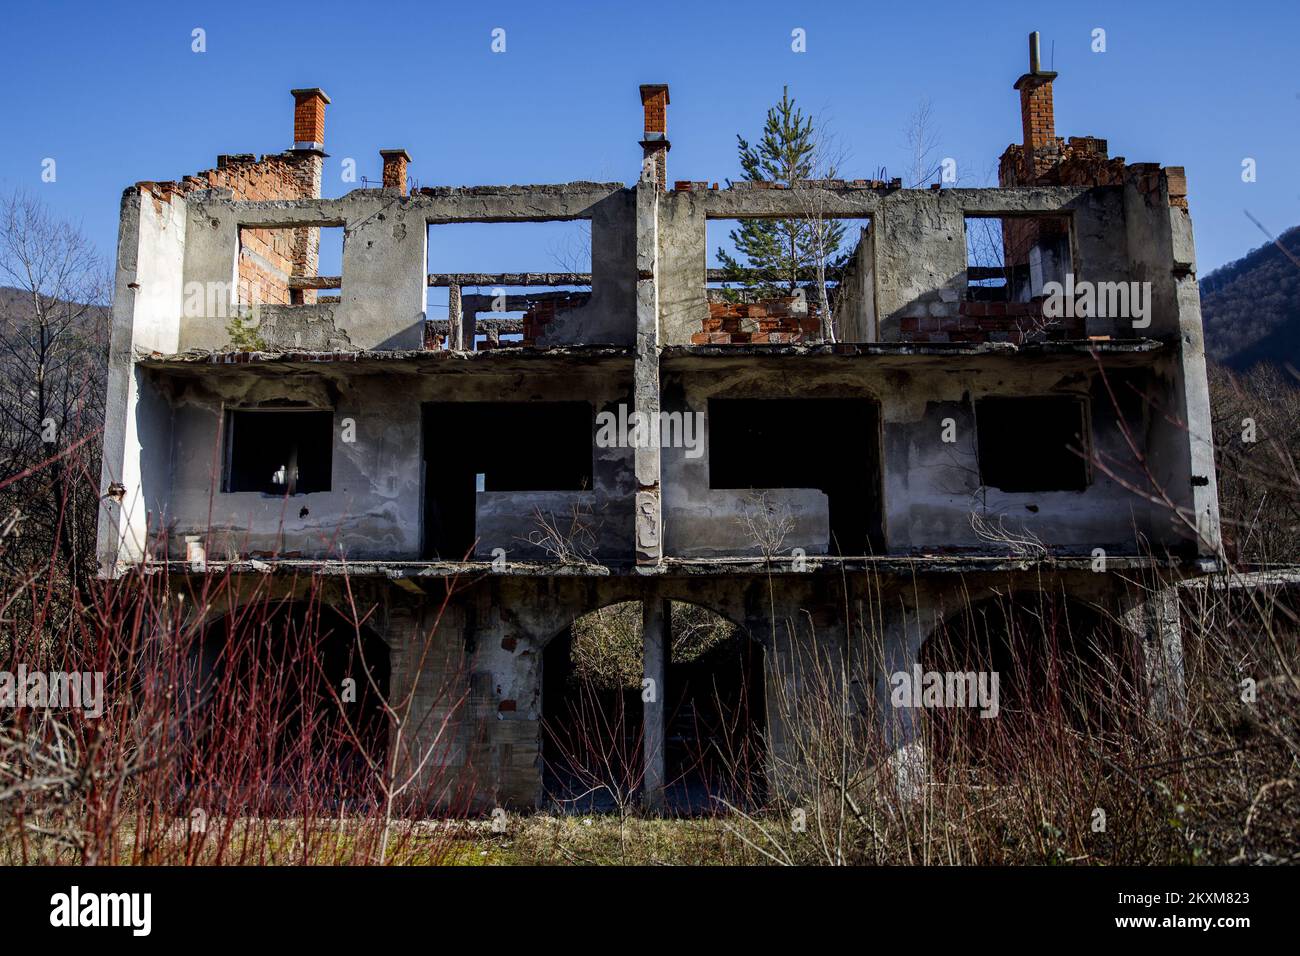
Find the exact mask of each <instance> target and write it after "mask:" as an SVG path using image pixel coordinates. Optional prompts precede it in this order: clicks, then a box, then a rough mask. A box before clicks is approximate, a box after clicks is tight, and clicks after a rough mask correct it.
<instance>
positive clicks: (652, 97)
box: [641, 86, 668, 135]
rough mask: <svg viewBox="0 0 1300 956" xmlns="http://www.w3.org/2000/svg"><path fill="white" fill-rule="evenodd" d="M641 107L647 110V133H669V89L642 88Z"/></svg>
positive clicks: (660, 87)
mask: <svg viewBox="0 0 1300 956" xmlns="http://www.w3.org/2000/svg"><path fill="white" fill-rule="evenodd" d="M641 105H642V106H643V107H644V108H645V131H646V132H647V133H663V134H664V135H667V133H668V87H666V86H643V87H641Z"/></svg>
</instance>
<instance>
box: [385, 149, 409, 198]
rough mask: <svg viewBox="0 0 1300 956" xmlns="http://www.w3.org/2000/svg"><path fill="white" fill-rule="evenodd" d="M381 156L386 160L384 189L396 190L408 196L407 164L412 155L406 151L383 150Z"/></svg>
mask: <svg viewBox="0 0 1300 956" xmlns="http://www.w3.org/2000/svg"><path fill="white" fill-rule="evenodd" d="M379 155H380V156H382V157H383V158H384V188H385V189H396V190H398V191H399V192H401V194H402V195H403V196H405V195H406V164H407V163H409V162H410V161H411V155H410V154H409V153H408V152H407V151H406V150H404V149H381V150H380V151H379Z"/></svg>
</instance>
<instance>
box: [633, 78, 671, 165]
mask: <svg viewBox="0 0 1300 956" xmlns="http://www.w3.org/2000/svg"><path fill="white" fill-rule="evenodd" d="M641 106H642V107H643V108H644V109H645V135H644V138H643V139H642V140H641V149H642V151H643V156H642V161H641V178H642V179H643V180H646V181H648V182H654V183H655V184H657V185H658V186H659V188H660V189H667V188H668V150H669V149H671V148H672V144H671V143H669V142H668V85H667V84H666V83H649V84H645V85H643V86H642V87H641Z"/></svg>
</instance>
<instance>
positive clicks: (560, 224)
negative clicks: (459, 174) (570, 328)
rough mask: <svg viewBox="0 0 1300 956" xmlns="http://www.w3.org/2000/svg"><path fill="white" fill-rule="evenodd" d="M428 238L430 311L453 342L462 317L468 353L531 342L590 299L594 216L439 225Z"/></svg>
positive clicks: (438, 331) (427, 303)
mask: <svg viewBox="0 0 1300 956" xmlns="http://www.w3.org/2000/svg"><path fill="white" fill-rule="evenodd" d="M428 236H429V241H428V246H427V248H428V259H427V263H426V271H427V272H428V275H429V283H430V288H429V289H428V290H427V293H426V296H425V312H426V315H427V316H428V317H429V320H430V321H431V322H432V324H433V331H434V333H435V334H436V335H438V336H440V337H442V338H443V339H444V341H446V342H447V343H448V344H449V345H454V343H455V342H456V341H457V337H456V335H455V333H454V330H453V328H452V323H453V320H456V319H459V320H460V321H462V322H466V323H467V327H472V328H473V341H465V342H463V346H464V347H465V348H466V349H481V348H490V347H492V346H495V345H501V344H504V345H510V344H513V345H520V344H531V343H532V342H533V341H534V340H535V338H536V337H537V335H538V334H541V333H542V332H544V329H545V327H546V326H547V325H548V324H549V323H550V322H551V321H553V320H554V318H555V316H556V314H557V313H559V312H563V311H565V310H567V309H573V308H577V307H579V306H581V305H583V304H584V303H585V302H586V301H587V300H588V299H589V298H590V295H591V282H592V278H591V272H592V264H591V259H592V256H591V220H590V219H572V220H544V221H541V222H455V223H435V224H433V225H430V226H429V231H428ZM458 280H469V281H458ZM498 280H500V281H498ZM453 313H456V314H455V315H453Z"/></svg>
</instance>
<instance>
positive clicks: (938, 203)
mask: <svg viewBox="0 0 1300 956" xmlns="http://www.w3.org/2000/svg"><path fill="white" fill-rule="evenodd" d="M1054 77H1055V74H1049V73H1044V72H1042V71H1041V70H1039V69H1038V68H1037V66H1036V64H1035V63H1034V62H1033V61H1032V60H1031V69H1030V72H1029V73H1027V74H1025V75H1024V76H1022V77H1021V78H1020V80H1018V81H1017V83H1016V88H1017V89H1018V90H1019V91H1020V94H1021V107H1022V119H1023V124H1024V129H1023V142H1022V143H1020V144H1013V145H1012V146H1010V147H1008V149H1007V150H1006V152H1005V153H1004V154H1003V157H1002V161H1001V169H1000V174H999V179H1000V181H1001V183H1002V184H1003V185H1002V186H1000V187H998V188H957V187H950V184H948V183H946V182H944V181H943V175H940V176H939V177H938V179H939V181H938V182H935V183H933V184H928V185H927V186H926V188H919V189H918V188H903V185H904V184H903V183H901V182H900V181H899V180H897V179H895V180H892V181H888V182H885V181H879V180H862V179H856V180H842V179H840V180H807V181H801V182H798V183H794V184H773V183H766V182H737V183H733V184H729V185H726V186H725V188H719V184H718V183H710V182H708V181H704V182H700V181H676V182H673V183H672V185H671V186H670V184H669V180H668V172H667V162H668V151H669V147H670V143H669V141H668V138H667V115H668V108H669V96H668V88H667V87H666V86H662V85H652V86H643V87H641V91H640V92H641V99H642V104H643V110H644V129H643V131H642V138H641V140H640V141H639V142H640V146H641V149H642V168H641V173H640V177H639V180H638V181H637V183H636V184H635V185H633V186H630V187H629V186H626V185H624V184H622V183H590V182H573V183H567V184H561V185H526V186H466V187H423V188H418V187H417V188H412V187H411V184H410V183H409V182H408V169H409V167H410V165H411V164H412V162H413V160H412V158H411V156H410V155H409V153H407V151H406V150H404V149H383V150H380V153H381V157H382V160H383V177H382V182H377V183H374V184H373V185H374V187H375V188H360V189H356V190H354V191H352V192H349V193H348V194H346V195H344V196H342V197H339V198H333V199H326V198H321V196H320V193H321V180H322V177H323V170H324V163H325V159H326V156H325V153H324V151H323V150H324V143H325V131H324V123H325V115H326V107H327V105H328V104H329V99H328V97H327V96H326V95H325V94H324V93H323V92H322V91H321V90H319V89H299V90H294V91H293V95H294V100H295V109H294V135H293V143H294V146H293V148H291V149H290V150H288V151H286V152H284V153H280V154H274V155H268V156H264V157H262V158H261V159H260V160H258V159H255V158H254V157H253V156H251V155H227V156H222V157H219V158H218V163H217V167H216V168H215V169H212V170H208V171H206V172H204V173H201V174H199V175H197V176H193V177H186V178H185V179H183V180H181V181H179V182H170V183H157V182H143V183H139V184H137V185H136V186H135V187H132V188H131V189H129V190H128V191H127V194H126V198H125V202H124V207H123V230H122V236H121V241H122V256H121V257H120V259H121V261H122V263H123V264H124V266H129V270H128V271H129V272H130V275H129V276H128V279H129V281H127V282H124V283H122V284H121V285H122V286H125V287H126V288H124V289H120V290H119V301H118V305H119V321H120V320H121V319H123V318H126V317H128V316H129V318H130V321H131V332H132V334H131V336H130V337H131V342H132V346H133V348H134V350H135V351H137V353H138V352H139V351H147V352H152V353H162V354H173V353H179V352H185V351H191V350H209V351H216V352H233V351H286V350H287V351H305V352H338V351H353V350H402V351H407V350H410V351H417V352H423V351H445V350H453V351H468V350H483V349H490V348H514V349H533V350H537V349H541V350H545V349H551V348H562V347H563V348H568V347H573V346H632V345H633V344H635V342H636V338H637V331H638V328H639V327H640V328H641V329H645V328H646V327H647V324H648V323H653V325H654V327H655V329H656V332H657V344H658V345H660V346H679V347H685V348H690V347H699V346H710V347H714V346H741V345H744V346H759V347H761V346H770V345H778V346H789V345H805V344H810V343H829V342H835V343H853V344H863V343H868V344H871V343H875V344H887V343H900V344H902V345H906V344H909V343H911V344H915V343H925V344H927V345H942V344H943V343H961V344H964V345H969V344H973V343H1000V342H1001V343H1011V344H1013V345H1014V344H1020V343H1024V342H1034V341H1044V340H1071V341H1089V340H1090V341H1093V342H1096V341H1101V340H1105V339H1111V340H1119V339H1135V338H1175V337H1177V336H1178V335H1179V333H1180V331H1181V329H1182V328H1183V326H1184V325H1185V324H1186V323H1189V322H1192V323H1194V324H1196V325H1197V326H1199V315H1198V314H1197V313H1196V311H1195V277H1194V271H1195V257H1194V250H1193V245H1192V238H1191V227H1190V222H1189V219H1188V213H1187V203H1186V186H1185V179H1184V177H1183V175H1182V171H1181V169H1178V168H1161V167H1158V166H1155V165H1151V164H1138V165H1130V164H1126V163H1125V162H1124V160H1123V159H1118V158H1110V157H1108V155H1107V149H1106V143H1105V141H1103V140H1098V139H1094V138H1089V137H1085V138H1075V139H1071V140H1069V141H1066V140H1063V139H1060V138H1058V137H1056V136H1055V132H1054V129H1053V128H1052V119H1051V116H1052V109H1051V87H1052V81H1053V79H1054ZM362 185H363V186H369V185H370V184H367V183H364V182H363V184H362ZM749 219H768V220H773V219H775V220H807V221H812V222H814V223H831V222H837V223H841V224H843V226H844V227H845V228H844V230H843V240H842V245H841V246H840V248H838V249H836V250H834V251H828V252H827V253H826V254H825V255H824V257H823V261H822V262H821V264H822V265H824V266H825V268H824V269H822V270H818V269H816V268H808V269H806V270H804V271H803V272H802V273H801V274H799V275H798V276H795V277H792V279H791V281H790V282H788V283H786V287H785V288H781V289H779V290H778V291H776V292H774V291H773V290H772V284H771V283H767V284H766V287H765V289H759V290H756V289H755V287H754V285H753V283H752V282H751V280H753V279H754V278H756V277H755V276H754V275H752V274H748V272H747V270H745V269H744V268H742V269H740V270H735V269H732V270H729V271H724V270H721V269H718V268H710V253H711V251H712V250H715V249H717V248H718V246H719V245H722V244H723V243H725V241H726V237H727V235H728V233H729V232H730V230H731V229H733V228H735V227H736V225H737V224H738V223H739V222H743V221H744V220H749ZM539 222H565V223H573V224H575V225H576V226H577V227H578V229H579V230H580V233H581V235H582V236H583V237H584V241H583V242H582V243H581V244H580V247H579V249H578V254H577V255H576V256H575V257H574V261H572V262H570V263H566V265H568V266H569V268H567V269H564V270H557V271H554V272H520V271H518V268H519V267H518V266H516V265H514V264H512V263H510V262H501V261H491V262H484V263H483V264H482V267H481V268H480V269H478V270H476V271H473V272H466V271H465V270H464V269H463V268H461V269H459V270H454V269H452V268H449V267H448V263H447V262H446V261H445V259H446V256H445V253H444V250H446V249H447V248H449V243H451V244H452V245H453V246H454V243H455V238H454V237H455V235H456V230H457V229H458V228H460V227H463V226H465V225H467V224H472V223H478V224H493V225H495V226H496V227H500V228H503V229H505V228H508V227H509V226H510V224H516V223H539ZM335 241H337V242H339V243H341V253H340V254H339V256H338V257H337V261H338V262H340V263H341V268H339V269H338V272H337V273H335V274H323V270H322V268H321V263H322V261H323V257H322V252H321V250H322V247H323V245H328V244H329V243H330V242H335ZM493 258H494V259H495V257H493ZM325 271H330V272H332V270H325ZM778 284H779V283H778ZM1084 294H1086V296H1087V301H1086V303H1085V302H1084V300H1083V298H1081V295H1084Z"/></svg>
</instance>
